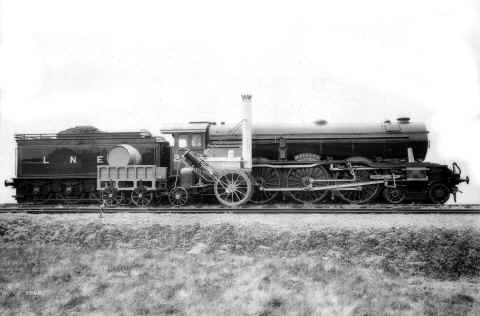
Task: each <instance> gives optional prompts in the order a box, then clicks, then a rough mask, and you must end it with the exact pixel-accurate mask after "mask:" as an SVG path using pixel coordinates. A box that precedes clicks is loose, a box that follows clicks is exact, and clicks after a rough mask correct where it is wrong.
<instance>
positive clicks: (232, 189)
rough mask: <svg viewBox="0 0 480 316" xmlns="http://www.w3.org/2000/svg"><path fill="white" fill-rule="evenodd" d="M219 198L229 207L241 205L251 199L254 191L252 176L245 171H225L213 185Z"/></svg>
mask: <svg viewBox="0 0 480 316" xmlns="http://www.w3.org/2000/svg"><path fill="white" fill-rule="evenodd" d="M213 189H214V192H215V196H216V197H217V200H218V201H219V202H220V203H222V204H223V205H226V206H228V207H235V206H239V205H241V204H243V203H246V202H248V201H249V200H250V197H251V195H252V192H253V187H252V182H251V180H250V177H249V176H248V175H247V174H246V173H245V172H243V171H240V170H234V171H225V172H224V173H223V174H222V175H220V176H219V178H218V180H217V181H216V182H215V184H214V186H213Z"/></svg>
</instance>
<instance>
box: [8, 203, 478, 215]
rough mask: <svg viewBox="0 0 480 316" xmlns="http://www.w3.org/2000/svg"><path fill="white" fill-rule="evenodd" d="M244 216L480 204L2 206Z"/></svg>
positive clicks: (418, 210) (426, 210)
mask: <svg viewBox="0 0 480 316" xmlns="http://www.w3.org/2000/svg"><path fill="white" fill-rule="evenodd" d="M100 211H102V212H103V213H188V214H192V213H240V214H249V213H250V214H277V213H278V214H280V213H282V214H342V213H343V214H431V213H437V214H478V215H480V204H451V205H450V204H449V205H431V204H402V205H392V204H366V205H363V204H271V205H263V206H259V205H247V206H242V207H235V208H229V207H225V206H222V205H218V204H212V205H189V206H184V207H172V206H149V207H132V206H118V207H105V208H103V209H101V208H100V206H98V205H16V204H0V214H1V213H28V214H45V213H48V214H75V213H99V212H100Z"/></svg>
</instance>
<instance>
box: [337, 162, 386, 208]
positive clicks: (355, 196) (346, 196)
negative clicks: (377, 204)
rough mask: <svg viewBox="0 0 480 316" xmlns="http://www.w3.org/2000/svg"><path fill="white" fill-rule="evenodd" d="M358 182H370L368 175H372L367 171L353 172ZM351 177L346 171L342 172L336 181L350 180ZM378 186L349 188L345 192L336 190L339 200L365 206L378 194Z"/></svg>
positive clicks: (379, 188) (379, 187)
mask: <svg viewBox="0 0 480 316" xmlns="http://www.w3.org/2000/svg"><path fill="white" fill-rule="evenodd" d="M355 174H356V175H357V181H356V182H357V183H358V182H367V181H372V180H371V179H370V175H371V174H373V173H372V171H369V170H355ZM351 177H352V176H351V175H350V173H349V172H348V171H344V172H342V173H340V174H339V175H338V177H337V178H338V179H350V178H351ZM380 190H381V186H380V184H370V185H362V186H357V187H351V188H348V190H347V189H345V190H340V189H339V190H338V196H339V197H340V199H342V200H343V201H345V202H347V203H351V204H365V203H368V202H371V201H373V200H374V199H375V198H376V197H378V195H379V194H380Z"/></svg>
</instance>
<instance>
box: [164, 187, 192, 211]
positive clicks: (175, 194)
mask: <svg viewBox="0 0 480 316" xmlns="http://www.w3.org/2000/svg"><path fill="white" fill-rule="evenodd" d="M168 201H169V202H170V205H172V206H176V207H180V206H184V205H185V204H187V202H188V191H187V189H185V188H184V187H176V188H173V189H171V190H170V192H168Z"/></svg>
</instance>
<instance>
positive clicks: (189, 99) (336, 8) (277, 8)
mask: <svg viewBox="0 0 480 316" xmlns="http://www.w3.org/2000/svg"><path fill="white" fill-rule="evenodd" d="M479 71H480V4H479V1H462V0H435V1H434V0H424V1H418V0H416V1H411V0H404V1H389V0H379V1H371V0H365V1H345V0H339V1H248V0H247V1H225V0H223V1H209V0H204V1H118V0H117V1H89V0H83V1H67V0H62V1H49V0H43V1H22V0H11V1H6V0H0V88H1V91H0V93H1V94H0V111H1V118H0V124H1V135H0V136H1V144H0V145H1V148H2V150H1V152H0V158H1V164H0V176H1V177H0V178H1V179H2V180H3V179H7V178H10V177H12V176H14V148H15V143H14V141H13V134H14V133H20V132H21V133H41V132H58V131H60V130H62V129H66V128H69V127H72V126H76V125H94V126H96V127H98V128H100V129H102V130H109V131H119V130H139V129H141V128H146V129H148V130H150V131H151V132H152V133H154V134H158V133H159V129H160V128H161V126H162V125H163V124H167V123H172V122H187V121H189V120H212V121H227V122H231V123H236V122H237V121H238V117H239V115H240V106H239V105H240V101H241V99H240V95H241V94H242V93H245V92H249V93H252V94H253V106H254V109H253V116H254V122H274V123H279V124H281V123H282V122H289V123H300V124H302V123H307V122H312V121H314V120H317V119H326V120H327V121H328V122H331V123H334V122H372V123H373V122H382V121H383V120H385V119H387V118H390V119H395V118H397V117H399V116H409V117H411V118H412V120H413V121H422V122H425V123H426V124H427V126H428V129H429V130H430V132H431V133H430V139H431V148H430V152H429V154H428V157H427V160H429V161H432V162H440V163H451V162H452V161H457V162H459V164H460V166H461V167H463V169H464V172H465V173H467V174H468V175H470V177H471V178H472V182H471V184H470V185H469V186H465V185H463V186H462V187H463V189H464V192H465V193H464V194H463V195H461V196H460V197H459V201H460V202H463V203H475V202H476V203H480V140H479V138H480V96H479V91H480V89H479V87H480V80H479ZM2 182H3V181H2ZM12 194H13V192H12V191H11V190H9V189H5V188H4V187H3V186H2V187H1V188H0V201H3V202H7V201H11V199H10V196H11V195H12Z"/></svg>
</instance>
